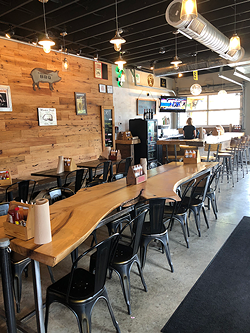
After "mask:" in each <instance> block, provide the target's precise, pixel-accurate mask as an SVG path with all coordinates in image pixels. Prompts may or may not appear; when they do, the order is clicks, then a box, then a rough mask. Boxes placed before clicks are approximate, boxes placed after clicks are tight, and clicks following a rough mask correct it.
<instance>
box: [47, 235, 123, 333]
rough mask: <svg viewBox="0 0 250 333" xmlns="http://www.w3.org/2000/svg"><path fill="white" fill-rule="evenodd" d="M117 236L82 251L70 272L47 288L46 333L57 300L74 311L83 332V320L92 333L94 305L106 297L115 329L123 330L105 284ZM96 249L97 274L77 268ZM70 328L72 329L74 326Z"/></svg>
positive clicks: (89, 332) (95, 269)
mask: <svg viewBox="0 0 250 333" xmlns="http://www.w3.org/2000/svg"><path fill="white" fill-rule="evenodd" d="M118 236H119V234H114V235H112V236H111V237H109V238H108V239H106V240H104V241H102V242H101V243H99V244H97V245H95V246H94V247H92V248H90V249H89V250H87V251H86V252H84V253H83V254H81V255H80V256H79V257H78V258H77V259H76V261H75V262H74V263H73V265H72V269H71V273H69V274H67V275H66V276H64V277H63V278H61V279H60V280H58V281H57V282H55V283H53V284H52V285H50V286H49V287H48V288H47V295H46V315H45V331H46V332H47V329H48V320H49V307H50V305H51V304H52V303H53V302H58V303H61V304H64V305H65V306H67V307H68V308H69V309H70V310H71V311H72V312H73V313H74V315H75V316H76V318H77V322H78V327H79V331H80V332H81V333H82V332H83V322H84V321H85V322H86V326H87V330H86V332H88V333H91V313H92V310H93V307H94V305H95V304H96V302H97V301H98V300H99V299H104V300H105V301H106V303H107V305H108V309H109V312H110V315H111V318H112V321H113V324H114V326H115V328H116V332H118V333H119V332H120V328H119V326H118V323H117V321H116V320H115V316H114V313H113V310H112V307H111V304H110V302H109V298H108V294H107V290H106V287H105V281H106V273H107V268H108V265H109V262H110V258H111V252H112V249H113V247H114V246H115V245H116V241H117V239H118ZM94 250H96V253H95V258H96V261H95V268H94V271H95V274H93V273H91V272H89V271H86V270H84V269H83V268H77V264H78V262H79V261H80V260H81V259H82V258H83V257H86V255H87V254H89V253H90V252H92V251H94ZM70 330H71V331H72V327H71V328H70ZM73 330H74V329H73ZM74 331H75V330H74Z"/></svg>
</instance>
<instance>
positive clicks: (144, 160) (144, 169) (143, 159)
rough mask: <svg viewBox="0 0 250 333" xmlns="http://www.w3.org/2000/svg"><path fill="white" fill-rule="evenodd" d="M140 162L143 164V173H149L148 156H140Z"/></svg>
mask: <svg viewBox="0 0 250 333" xmlns="http://www.w3.org/2000/svg"><path fill="white" fill-rule="evenodd" d="M140 164H141V166H142V170H143V173H144V174H145V175H146V174H147V159H146V158H140Z"/></svg>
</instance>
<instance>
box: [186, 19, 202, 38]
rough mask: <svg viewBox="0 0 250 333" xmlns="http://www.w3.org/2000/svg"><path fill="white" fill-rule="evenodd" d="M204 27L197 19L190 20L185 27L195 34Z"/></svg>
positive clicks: (199, 32) (198, 33)
mask: <svg viewBox="0 0 250 333" xmlns="http://www.w3.org/2000/svg"><path fill="white" fill-rule="evenodd" d="M204 28H205V24H204V23H203V22H201V21H200V20H199V19H195V20H193V21H191V23H190V24H189V25H188V26H187V29H190V30H192V31H193V32H194V33H195V34H197V35H200V34H201V33H202V31H203V29H204Z"/></svg>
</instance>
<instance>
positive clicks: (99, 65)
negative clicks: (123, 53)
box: [94, 61, 102, 79]
mask: <svg viewBox="0 0 250 333" xmlns="http://www.w3.org/2000/svg"><path fill="white" fill-rule="evenodd" d="M94 66H95V78H97V79H102V63H101V62H99V61H95V62H94Z"/></svg>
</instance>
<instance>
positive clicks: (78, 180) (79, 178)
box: [63, 168, 88, 193]
mask: <svg viewBox="0 0 250 333" xmlns="http://www.w3.org/2000/svg"><path fill="white" fill-rule="evenodd" d="M74 173H75V180H74V182H70V181H69V179H70V177H72V175H73V174H74ZM87 174H88V169H87V168H79V169H77V170H74V171H71V172H70V173H69V174H68V175H67V176H66V178H65V181H64V185H63V187H67V188H70V189H71V190H73V191H74V193H76V192H77V191H79V190H80V188H82V186H83V184H84V181H85V179H86V177H87Z"/></svg>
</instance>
